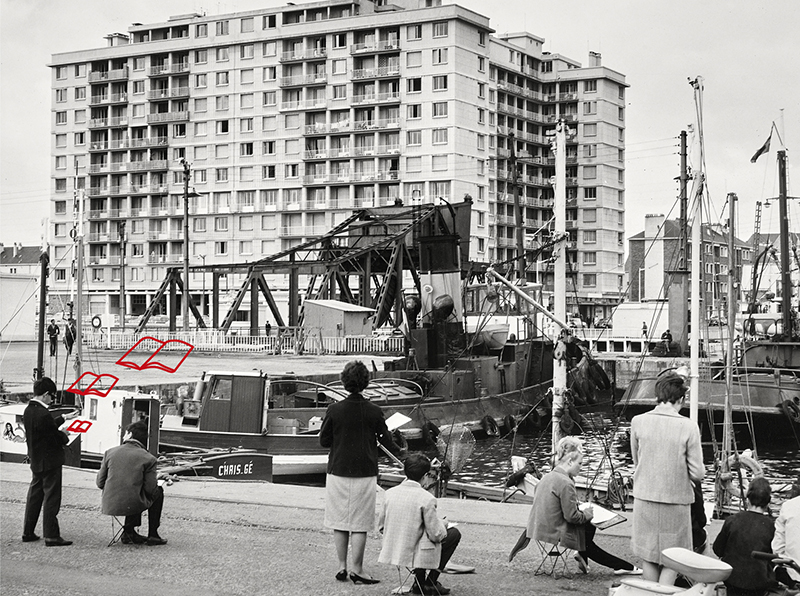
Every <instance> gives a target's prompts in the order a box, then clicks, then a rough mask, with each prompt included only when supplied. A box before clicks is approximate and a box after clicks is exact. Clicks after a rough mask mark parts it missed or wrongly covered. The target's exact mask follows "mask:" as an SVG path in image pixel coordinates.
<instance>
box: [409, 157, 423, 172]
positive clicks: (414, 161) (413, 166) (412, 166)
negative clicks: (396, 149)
mask: <svg viewBox="0 0 800 596" xmlns="http://www.w3.org/2000/svg"><path fill="white" fill-rule="evenodd" d="M406 171H408V172H421V171H422V158H421V157H407V158H406Z"/></svg>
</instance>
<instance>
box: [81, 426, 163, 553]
mask: <svg viewBox="0 0 800 596" xmlns="http://www.w3.org/2000/svg"><path fill="white" fill-rule="evenodd" d="M125 430H126V432H125V435H124V436H123V442H122V445H120V446H118V447H112V448H111V449H109V450H108V451H106V452H105V455H103V463H102V465H101V466H100V471H99V472H98V473H97V486H98V487H99V488H101V489H102V490H103V507H102V511H103V513H104V514H105V515H124V516H125V524H124V525H123V530H122V542H123V544H143V543H147V544H148V545H149V546H158V545H161V544H166V543H167V541H166V540H164V539H163V538H161V536H159V535H158V526H159V525H161V509H162V508H163V507H164V489H163V488H161V487H160V486H159V485H158V482H157V480H156V458H155V457H154V456H153V455H152V454H151V453H150V452H149V451H147V449H146V448H145V445H146V444H147V424H145V423H144V422H143V421H139V422H134V423H133V424H131V425H129V426H128V428H126V429H125ZM145 510H147V522H148V526H149V532H148V534H147V538H145V537H144V536H141V535H140V534H139V533H137V532H136V528H137V527H138V526H140V525H142V511H145Z"/></svg>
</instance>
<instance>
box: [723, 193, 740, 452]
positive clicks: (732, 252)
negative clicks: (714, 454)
mask: <svg viewBox="0 0 800 596" xmlns="http://www.w3.org/2000/svg"><path fill="white" fill-rule="evenodd" d="M738 200H739V199H738V197H737V196H736V195H735V194H734V193H732V192H731V193H728V217H729V220H728V304H727V307H728V312H727V313H726V316H727V318H728V325H729V326H728V345H727V351H728V355H727V356H728V357H727V358H726V364H727V367H726V369H727V370H726V371H725V412H724V420H725V425H724V426H723V427H722V453H728V454H729V453H730V452H731V443H732V442H733V422H732V418H733V411H732V409H731V395H732V394H733V366H734V357H735V354H734V348H733V343H734V337H733V334H734V333H735V332H734V329H733V325H732V323H733V321H734V320H735V319H736V306H737V304H736V302H737V301H736V298H735V296H734V292H735V288H734V282H735V280H736V236H735V227H734V222H735V221H736V218H735V214H736V201H738Z"/></svg>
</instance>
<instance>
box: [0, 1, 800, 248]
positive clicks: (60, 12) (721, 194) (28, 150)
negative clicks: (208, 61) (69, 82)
mask: <svg viewBox="0 0 800 596" xmlns="http://www.w3.org/2000/svg"><path fill="white" fill-rule="evenodd" d="M445 2H446V3H450V2H448V0H445ZM299 3H300V2H298V4H299ZM456 3H457V4H461V5H463V6H466V7H468V8H471V9H472V10H475V11H477V12H480V13H482V14H484V15H486V16H488V17H489V18H490V20H491V24H492V26H493V27H494V29H495V30H496V31H497V32H498V33H505V32H513V31H521V30H526V31H529V32H531V33H533V34H534V35H537V36H539V37H543V38H544V39H545V40H546V41H545V46H544V48H545V50H547V51H550V52H554V53H559V54H563V55H565V56H568V57H570V58H573V59H576V60H578V61H579V62H581V63H582V64H584V65H586V64H587V58H588V52H589V51H596V52H600V53H602V56H603V65H604V66H607V67H609V68H612V69H614V70H617V71H619V72H621V73H623V74H625V75H626V77H627V82H628V84H629V85H630V89H629V90H628V93H627V97H626V98H627V102H628V108H627V111H626V112H627V115H626V125H627V132H626V144H627V151H626V156H627V160H626V168H627V173H626V187H627V192H626V218H625V219H626V230H625V233H626V236H632V235H634V234H636V233H638V232H639V231H641V230H642V229H643V219H644V216H645V214H648V213H664V214H669V212H670V210H671V209H672V207H673V204H674V202H675V197H676V195H677V184H676V182H675V181H674V180H673V179H674V178H675V177H676V176H678V164H679V161H678V156H677V144H678V140H677V138H678V135H679V134H680V131H681V130H683V129H685V128H686V126H687V125H688V124H689V123H691V122H692V121H693V118H694V102H693V96H692V88H691V87H690V86H689V84H688V82H687V81H688V79H689V78H695V77H696V76H697V75H702V76H703V77H704V79H705V94H704V104H705V105H704V124H705V129H704V132H705V140H706V166H707V167H706V176H707V180H708V185H709V189H710V196H711V199H712V201H713V202H714V204H715V205H716V210H717V211H719V210H720V209H721V208H722V205H723V204H724V202H725V196H726V194H727V193H728V192H735V193H737V195H738V197H739V199H740V201H739V209H740V217H739V224H738V225H739V231H738V234H737V235H738V236H740V237H742V238H747V237H749V236H750V234H751V232H752V226H753V213H754V205H755V201H756V200H763V199H766V198H769V197H774V196H777V194H778V189H777V182H776V177H775V148H776V146H777V145H778V143H777V140H776V139H773V143H772V152H771V153H770V155H769V156H767V157H762V158H761V159H760V160H759V161H758V163H757V164H755V165H753V164H751V163H750V157H751V156H752V155H753V153H755V151H756V150H757V149H758V148H759V147H760V146H761V145H762V144H763V143H764V141H765V140H766V138H767V136H768V135H769V131H770V126H771V123H772V121H773V120H774V121H776V122H778V124H779V126H780V118H781V110H782V109H783V110H784V112H783V114H784V117H783V121H784V125H785V139H786V144H787V147H788V148H789V149H790V150H791V148H792V147H798V146H800V75H799V74H798V73H800V35H798V31H797V26H798V23H800V2H797V1H796V0H770V1H769V2H767V1H763V0H762V1H753V0H748V1H744V0H703V1H702V2H698V1H697V0H668V1H662V0H624V1H623V0H607V1H605V2H588V1H586V2H579V1H575V0H549V1H546V2H542V1H532V0H502V1H494V2H488V1H486V0H459V1H458V2H456ZM280 4H284V3H283V2H274V1H271V0H262V1H258V0H228V1H226V2H198V1H195V0H182V1H179V0H136V1H135V2H130V1H125V2H123V1H120V0H0V68H1V69H2V70H0V183H1V186H0V193H1V194H0V241H2V242H3V243H5V244H6V245H8V244H10V243H12V242H22V243H24V244H37V243H38V242H39V238H40V234H41V222H42V218H45V217H47V215H48V189H49V188H50V183H49V176H50V168H49V162H50V159H51V158H50V124H49V123H50V105H51V102H50V97H51V90H50V80H51V79H50V72H49V69H48V68H47V67H46V64H47V63H48V62H49V61H50V57H51V55H52V54H53V53H59V52H66V51H73V50H82V49H88V48H96V47H103V46H104V45H105V40H104V39H103V36H104V35H106V34H108V33H111V32H117V31H120V32H126V31H127V28H128V27H129V26H130V25H131V23H133V22H141V23H155V22H164V21H166V20H167V18H168V17H169V16H171V15H176V14H185V13H189V12H195V11H196V12H203V11H205V12H206V13H208V14H222V13H228V12H235V11H238V10H249V9H253V8H261V7H266V6H277V5H280ZM790 156H791V152H790ZM790 159H791V157H790ZM797 171H798V169H797V167H794V168H793V167H792V166H791V163H790V175H789V178H790V194H795V195H797V194H798V192H797V190H795V191H794V193H792V187H791V178H792V172H794V173H796V172H797ZM794 203H795V204H794V205H793V207H794V211H795V212H797V211H800V205H798V204H797V202H796V201H795V202H794ZM777 213H778V210H777V208H773V209H767V210H765V211H764V216H763V224H762V230H777ZM673 215H674V213H673ZM793 221H794V222H795V229H800V219H798V217H797V215H796V214H795V215H793Z"/></svg>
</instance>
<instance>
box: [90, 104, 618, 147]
mask: <svg viewBox="0 0 800 596" xmlns="http://www.w3.org/2000/svg"><path fill="white" fill-rule="evenodd" d="M75 114H76V115H77V112H75ZM617 138H618V139H619V142H620V143H622V142H623V141H625V129H624V128H620V129H619V134H618V137H617Z"/></svg>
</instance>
